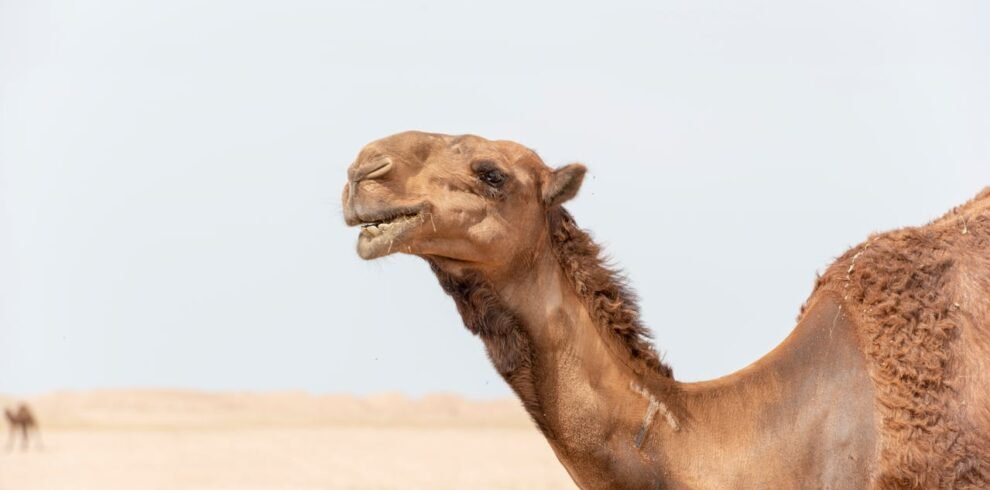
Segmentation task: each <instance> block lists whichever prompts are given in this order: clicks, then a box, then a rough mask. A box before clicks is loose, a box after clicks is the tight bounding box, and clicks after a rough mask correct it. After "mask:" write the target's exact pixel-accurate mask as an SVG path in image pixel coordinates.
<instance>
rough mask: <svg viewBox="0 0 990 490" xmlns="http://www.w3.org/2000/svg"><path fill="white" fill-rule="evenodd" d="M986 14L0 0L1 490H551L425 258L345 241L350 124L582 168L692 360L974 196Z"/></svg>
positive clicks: (528, 431)
mask: <svg viewBox="0 0 990 490" xmlns="http://www.w3.org/2000/svg"><path fill="white" fill-rule="evenodd" d="M987 25H990V5H987V4H986V3H983V2H977V1H970V2H964V1H960V2H956V1H949V2H937V3H935V2H921V1H918V2H915V1H907V2H903V1H902V2H886V1H885V2H871V3H863V2H853V1H846V0H839V1H832V2H797V3H796V2H786V1H782V0H766V1H751V2H731V1H725V0H713V1H700V2H699V1H665V2H649V1H642V2H626V1H619V2H610V3H609V4H608V5H607V6H606V5H604V4H601V3H600V2H599V3H581V2H566V3H564V2H561V3H549V2H548V3H541V4H533V3H530V2H516V1H508V2H488V3H478V4H471V3H464V2H453V1H447V0H441V1H434V2H421V1H408V2H394V1H393V2H386V1H381V0H372V1H366V2H348V3H340V2H326V1H307V0H283V1H280V2H263V1H254V0H248V1H245V0H241V1H237V2H234V1H211V2H201V1H197V2H194V1H188V0H177V1H172V2H151V1H146V0H138V1H123V0H103V1H91V2H76V1H68V0H30V1H29V0H0V393H2V395H0V402H2V403H3V404H4V405H5V406H8V407H13V406H14V405H15V404H16V403H17V402H18V401H23V400H26V401H28V402H29V403H30V404H31V405H32V407H33V408H34V412H35V415H36V418H37V419H38V420H39V423H40V425H41V428H42V433H43V437H46V439H45V440H44V442H45V448H44V449H43V450H42V449H37V450H34V451H26V452H24V451H21V452H19V451H11V452H10V453H0V489H7V488H17V489H25V488H27V489H30V488H66V486H65V483H66V482H74V484H72V485H70V486H72V487H73V488H113V487H114V486H118V487H120V488H136V487H139V488H227V487H229V488H328V487H329V488H414V487H422V488H463V487H465V486H468V485H470V486H473V487H475V488H478V487H488V488H569V487H570V485H571V484H570V482H569V479H568V477H567V475H566V474H565V473H564V471H563V470H562V469H560V468H559V466H558V464H557V463H556V461H555V459H554V457H553V455H552V453H551V452H550V451H549V449H548V448H547V447H546V444H545V442H543V440H542V438H541V437H540V436H539V435H538V434H537V433H536V432H535V430H533V429H532V428H530V425H529V423H528V422H527V421H526V419H525V415H523V414H522V413H521V411H520V410H519V409H518V407H517V406H516V404H515V402H514V401H513V400H511V399H510V392H509V390H508V389H507V387H506V385H505V384H504V383H503V382H502V380H501V379H500V378H499V377H498V375H497V374H496V373H495V372H494V370H493V369H492V368H491V367H490V366H489V364H488V361H487V359H486V357H485V355H484V351H483V348H482V345H481V343H480V341H479V340H478V339H476V338H473V337H472V336H471V335H470V334H468V333H467V332H466V331H465V330H464V328H463V327H462V326H461V321H460V318H459V317H458V316H457V314H456V311H455V309H454V307H453V303H452V302H451V301H450V299H449V298H447V297H446V296H445V295H444V294H443V293H442V291H441V290H440V288H439V287H438V286H437V284H436V280H435V279H434V278H433V277H432V275H431V274H430V272H429V269H428V267H427V266H426V264H425V263H423V262H422V261H420V260H418V259H415V258H412V257H390V258H387V259H385V260H381V261H377V262H363V261H361V260H360V259H359V258H358V257H357V255H356V254H355V252H354V245H355V242H356V238H357V231H356V230H354V229H348V228H346V227H345V226H344V224H343V218H342V213H341V208H340V202H339V196H340V191H341V190H342V187H343V184H344V181H345V169H346V167H347V166H348V165H349V164H350V163H351V161H352V160H353V158H354V157H355V156H356V154H357V151H358V150H359V149H360V148H361V146H363V145H364V144H365V143H367V142H369V141H371V140H374V139H377V138H380V137H383V136H386V135H388V134H391V133H394V132H398V131H402V130H407V129H419V130H426V131H433V132H444V133H455V134H460V133H474V134H479V135H482V136H485V137H488V138H493V139H496V138H497V139H512V140H516V141H518V142H520V143H523V144H525V145H527V146H529V147H532V148H534V149H536V150H537V151H538V152H539V153H540V154H541V156H542V157H543V158H544V160H545V161H546V162H547V163H548V164H550V165H554V166H556V165H562V164H565V163H569V162H572V161H581V162H584V163H586V164H587V165H588V167H589V168H590V173H589V178H588V179H587V180H586V182H585V185H584V187H583V189H582V192H581V194H580V195H579V197H578V198H577V199H576V200H575V201H573V202H572V203H571V204H569V206H568V207H569V209H570V210H571V211H572V212H573V214H574V215H575V217H576V218H577V220H578V222H579V223H580V224H581V225H582V226H584V227H586V228H588V229H590V230H592V231H593V233H594V235H595V237H596V238H597V239H598V240H599V241H600V242H602V243H603V244H604V245H605V247H606V249H607V251H608V252H609V253H610V255H611V256H613V257H614V259H615V263H616V264H617V265H619V266H620V267H621V268H622V269H624V270H625V271H626V273H627V275H628V276H629V278H630V280H631V283H632V285H633V287H634V288H635V289H636V290H637V292H638V293H639V295H640V297H641V298H642V309H643V315H644V318H645V322H646V324H647V325H649V326H650V327H651V328H652V329H653V331H654V333H655V338H656V342H657V345H658V349H659V350H660V351H661V352H662V353H664V355H665V357H666V360H667V361H668V362H669V363H670V364H671V365H672V366H673V367H674V372H675V376H676V377H677V378H679V379H682V380H701V379H708V378H713V377H718V376H722V375H725V374H729V373H731V372H732V371H734V370H736V369H739V368H742V367H744V366H745V365H747V364H749V363H750V362H753V361H754V360H756V359H758V358H759V357H760V356H761V355H763V354H764V353H766V352H767V351H769V350H770V349H771V348H772V347H773V346H775V345H776V344H777V343H779V342H780V341H781V340H782V339H783V338H784V337H785V336H786V334H787V333H788V332H790V330H791V329H792V327H793V325H794V318H795V316H796V315H797V313H798V308H799V306H800V304H801V303H802V302H803V300H804V299H805V298H806V297H807V295H808V294H809V293H810V291H811V286H812V283H813V280H814V278H815V273H816V272H820V271H822V270H824V268H825V267H826V266H827V265H828V264H829V263H830V261H831V260H832V259H833V258H834V257H836V256H838V255H839V254H841V253H842V252H843V251H844V250H845V249H846V248H847V247H849V246H851V245H854V244H856V243H858V242H860V241H862V240H863V239H865V238H866V236H867V235H868V234H869V233H871V232H873V231H881V230H885V229H890V228H894V227H900V226H907V225H918V224H923V223H925V222H926V221H928V220H930V219H932V218H934V217H936V216H938V215H940V214H941V213H943V212H945V211H946V210H948V209H949V208H951V207H952V206H955V205H958V204H961V203H962V202H964V201H965V200H967V199H969V198H971V197H972V196H974V195H975V194H976V193H977V192H978V191H979V190H980V189H982V188H983V187H985V186H987V185H990V141H988V140H990V138H988V137H987V135H990V91H988V90H987V87H990V62H988V60H990V31H988V30H987V29H986V26H987ZM674 237H676V238H674ZM713 298H714V299H713ZM8 436H9V434H8V433H7V432H6V431H5V434H4V437H5V438H7V437H8ZM15 445H16V444H15ZM252 458H253V459H252ZM255 460H257V461H256V462H255V463H245V462H246V461H255ZM122 462H123V463H122ZM121 464H124V466H123V467H126V468H129V470H127V471H124V470H118V469H114V468H118V467H119V466H120V465H121ZM385 470H387V471H385ZM386 473H387V475H386Z"/></svg>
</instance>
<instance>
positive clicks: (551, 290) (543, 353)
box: [486, 254, 680, 488]
mask: <svg viewBox="0 0 990 490" xmlns="http://www.w3.org/2000/svg"><path fill="white" fill-rule="evenodd" d="M524 270H525V272H524V273H522V274H519V275H517V276H515V277H513V278H511V279H510V280H508V281H506V282H504V283H502V284H498V285H495V286H496V290H497V294H498V297H499V299H500V301H501V302H503V303H504V304H505V306H506V307H507V308H508V309H510V310H511V311H513V312H514V314H515V315H516V317H517V318H518V320H519V323H520V327H521V328H522V329H523V330H524V332H525V335H526V337H527V338H528V340H529V345H530V348H531V350H532V353H531V357H532V359H533V362H532V367H531V369H532V372H531V375H530V376H528V377H527V378H532V386H530V387H524V389H522V390H520V387H518V386H515V385H513V380H512V379H511V378H509V377H507V380H508V381H509V383H510V385H513V388H514V389H515V390H516V392H517V393H521V392H522V393H525V391H526V390H527V389H528V390H529V391H530V396H533V397H535V402H530V403H526V400H525V398H524V404H525V405H526V406H527V408H531V407H534V408H536V409H537V410H538V411H539V412H538V413H535V414H534V413H532V410H531V415H533V417H534V420H536V421H537V424H538V425H540V426H541V428H543V429H544V433H545V435H546V436H547V439H548V441H549V442H550V444H551V447H552V448H553V450H554V452H555V453H556V454H557V457H558V458H559V459H560V461H561V462H562V463H563V464H564V466H565V467H566V468H567V470H568V472H569V473H570V474H571V476H572V477H573V478H574V480H575V481H576V482H578V483H579V484H580V485H581V486H582V487H584V488H608V487H614V486H615V485H616V484H617V483H623V486H626V487H639V486H641V485H649V486H650V487H653V488H655V485H654V484H655V483H656V482H658V481H661V480H662V479H663V477H662V475H661V474H660V473H661V468H662V467H663V465H662V462H661V461H660V460H658V459H657V457H658V455H656V454H650V453H648V452H647V451H646V450H645V448H646V446H647V442H651V441H654V440H657V439H659V438H664V437H666V435H665V434H666V433H670V432H674V431H676V430H677V429H678V426H679V421H678V419H679V417H680V415H679V413H678V412H679V406H680V402H679V400H678V399H677V395H676V392H677V390H676V383H674V381H673V380H672V379H670V378H667V377H665V376H663V375H661V374H659V373H656V372H652V371H649V370H644V369H642V366H641V365H640V364H638V363H637V360H636V359H633V358H632V357H631V356H630V355H629V353H628V350H627V349H625V348H624V347H623V346H622V345H619V344H618V342H617V341H616V340H615V339H612V338H610V337H609V336H608V335H605V334H604V332H603V329H602V328H601V327H600V326H599V325H597V324H596V323H595V321H594V319H593V318H592V314H591V313H590V312H589V311H588V308H587V307H586V305H585V302H584V300H583V299H582V298H581V297H580V296H579V295H578V294H577V293H576V292H575V291H574V287H573V286H572V284H571V283H570V282H569V281H568V279H567V277H566V276H565V274H564V272H563V271H562V270H561V267H560V265H559V264H558V261H557V259H556V258H555V257H554V256H553V255H551V254H546V255H542V256H538V257H536V258H535V260H534V261H533V263H532V264H531V267H527V268H525V269H524ZM487 343H489V342H488V341H486V344H487ZM489 350H490V351H491V346H489ZM520 396H523V395H522V394H521V395H520ZM649 446H650V447H656V445H655V444H649ZM616 454H624V455H625V456H626V457H623V458H620V459H616V458H615V457H614V456H615V455H616Z"/></svg>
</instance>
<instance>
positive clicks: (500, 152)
mask: <svg viewBox="0 0 990 490" xmlns="http://www.w3.org/2000/svg"><path fill="white" fill-rule="evenodd" d="M527 154H529V155H532V156H533V157H534V158H532V159H525V160H526V161H527V162H533V161H535V162H536V163H539V164H542V161H541V160H540V159H539V157H537V156H536V153H534V152H533V151H532V150H530V149H528V148H526V147H525V146H523V145H520V144H519V143H516V142H514V141H508V140H489V139H486V138H483V137H481V136H477V135H473V134H463V135H451V134H441V133H425V132H421V131H405V132H402V133H397V134H393V135H391V136H386V137H384V138H382V139H379V140H376V141H373V142H371V143H369V144H368V145H366V146H365V147H364V148H363V149H362V150H361V153H360V156H359V158H358V159H359V160H365V159H370V158H377V157H379V156H386V155H387V156H398V157H402V158H414V159H416V160H419V161H421V162H422V161H425V160H426V159H427V158H429V157H431V156H434V157H435V156H440V157H443V156H448V157H451V158H452V159H455V160H470V159H479V158H490V159H494V160H503V161H504V163H514V162H515V161H517V160H519V159H520V157H521V156H523V155H527ZM500 157H501V158H500ZM437 160H442V158H440V159H437ZM539 166H541V165H537V167H539Z"/></svg>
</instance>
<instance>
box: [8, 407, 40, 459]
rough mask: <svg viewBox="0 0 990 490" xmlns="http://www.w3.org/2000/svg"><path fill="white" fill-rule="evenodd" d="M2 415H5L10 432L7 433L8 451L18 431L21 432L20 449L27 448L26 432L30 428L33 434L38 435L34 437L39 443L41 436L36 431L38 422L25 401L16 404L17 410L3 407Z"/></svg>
mask: <svg viewBox="0 0 990 490" xmlns="http://www.w3.org/2000/svg"><path fill="white" fill-rule="evenodd" d="M4 415H6V416H7V426H8V427H10V433H9V434H7V450H8V451H9V450H10V449H11V448H13V445H14V443H15V442H16V441H15V439H16V438H17V432H18V431H20V433H21V449H23V450H27V449H28V446H29V444H28V439H29V437H28V433H29V432H30V431H32V430H33V431H34V433H35V435H36V436H38V437H36V439H37V441H38V444H39V445H40V444H41V436H40V432H39V431H38V422H37V420H36V419H35V418H34V414H32V413H31V409H30V408H28V406H27V404H26V403H21V404H20V405H18V406H17V410H11V409H9V408H5V409H4Z"/></svg>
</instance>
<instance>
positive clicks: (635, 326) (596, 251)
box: [547, 207, 673, 378]
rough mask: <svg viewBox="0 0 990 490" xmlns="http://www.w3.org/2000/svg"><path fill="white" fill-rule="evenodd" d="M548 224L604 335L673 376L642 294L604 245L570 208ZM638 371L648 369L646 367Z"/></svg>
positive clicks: (556, 212)
mask: <svg viewBox="0 0 990 490" xmlns="http://www.w3.org/2000/svg"><path fill="white" fill-rule="evenodd" d="M547 225H548V227H549V231H550V243H551V248H552V249H553V253H554V255H556V257H557V261H558V262H559V263H560V267H561V268H562V269H563V271H564V274H565V275H566V276H567V279H568V281H570V283H571V286H573V287H574V291H575V292H577V294H578V296H579V297H580V298H581V299H582V300H583V301H584V304H585V307H586V308H587V309H588V313H590V314H591V318H592V319H593V320H594V322H595V324H596V325H597V326H598V328H599V329H600V330H601V333H602V334H603V336H605V337H606V338H611V339H614V340H616V341H617V343H618V344H619V345H621V346H623V347H624V348H625V349H626V351H627V352H628V353H629V357H630V358H632V360H633V362H634V363H635V364H638V365H639V366H636V367H646V368H647V370H648V371H651V372H653V373H656V374H659V375H661V376H663V377H665V378H673V370H671V368H670V366H668V365H666V364H664V363H663V362H662V361H661V360H660V357H659V356H658V355H657V353H656V351H655V350H654V349H653V344H652V341H651V337H650V331H649V330H648V329H647V328H646V327H645V326H644V325H643V324H642V322H640V320H639V306H638V305H637V303H636V295H635V294H634V293H633V292H632V291H631V290H630V289H629V287H628V286H627V285H626V281H625V279H624V278H623V277H622V276H621V275H620V274H619V273H618V272H616V271H615V270H613V269H612V268H610V267H609V266H608V265H607V264H606V262H605V260H604V259H603V258H602V256H601V255H602V253H601V247H599V246H598V244H596V243H595V242H594V240H592V239H591V236H590V235H588V233H587V232H586V231H584V230H582V229H581V228H579V227H578V226H577V223H575V222H574V218H572V217H571V214H570V213H568V212H567V210H565V209H564V208H561V207H557V208H554V209H551V210H550V211H548V212H547ZM637 371H639V372H640V373H642V370H640V369H637Z"/></svg>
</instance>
